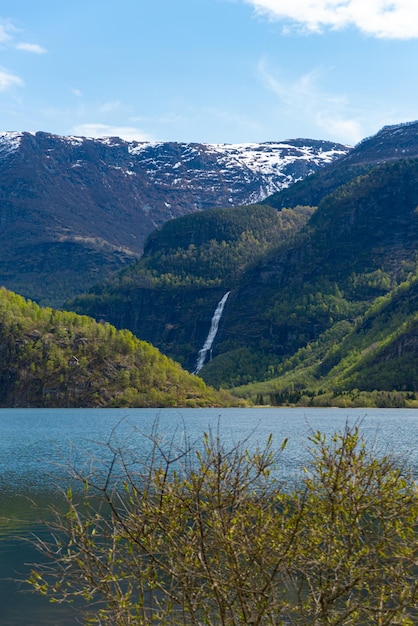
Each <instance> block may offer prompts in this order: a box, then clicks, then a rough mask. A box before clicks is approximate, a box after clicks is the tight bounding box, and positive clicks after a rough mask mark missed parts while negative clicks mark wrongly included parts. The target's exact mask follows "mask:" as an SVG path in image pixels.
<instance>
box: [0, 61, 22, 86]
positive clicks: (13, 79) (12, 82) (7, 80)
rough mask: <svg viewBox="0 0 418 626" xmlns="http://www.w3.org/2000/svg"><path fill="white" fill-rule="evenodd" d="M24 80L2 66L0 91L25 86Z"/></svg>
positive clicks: (0, 69) (0, 68) (0, 70)
mask: <svg viewBox="0 0 418 626" xmlns="http://www.w3.org/2000/svg"><path fill="white" fill-rule="evenodd" d="M23 84H24V83H23V80H22V79H21V78H19V76H16V74H12V73H11V72H9V70H6V69H4V68H2V67H0V91H7V90H8V89H11V88H12V87H23Z"/></svg>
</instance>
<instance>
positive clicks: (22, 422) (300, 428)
mask: <svg viewBox="0 0 418 626" xmlns="http://www.w3.org/2000/svg"><path fill="white" fill-rule="evenodd" d="M156 421H158V432H159V433H160V434H164V435H167V437H171V436H172V435H173V433H174V432H175V431H177V433H178V435H177V436H178V437H181V436H182V435H183V433H187V436H188V437H189V438H190V440H191V441H194V440H199V439H200V438H201V435H202V433H203V432H205V431H207V430H208V429H209V428H211V429H212V430H214V431H216V430H217V429H219V432H220V434H221V436H222V438H223V439H225V441H226V442H227V443H234V442H235V443H237V442H239V441H242V440H244V439H247V438H248V447H251V445H254V446H255V445H257V443H258V444H260V445H263V444H264V443H265V442H266V440H267V438H268V436H269V434H270V433H272V434H273V442H274V443H275V444H276V446H277V447H279V446H280V444H281V442H282V441H283V439H285V438H288V444H287V446H286V448H285V450H284V452H283V455H282V457H281V461H280V466H279V469H278V471H279V472H280V474H281V478H283V479H284V480H292V479H294V478H295V477H297V476H298V472H299V470H300V468H301V466H303V464H304V463H306V461H307V459H308V452H307V445H308V441H307V437H308V436H309V433H310V432H312V431H318V430H321V431H322V432H325V433H333V432H335V431H337V430H338V431H341V430H343V429H344V427H345V424H346V422H347V421H348V423H350V424H354V423H359V422H360V423H361V432H362V433H363V435H364V436H365V437H366V439H367V440H368V441H370V444H371V445H376V446H377V449H378V450H385V449H387V448H389V449H390V450H393V451H394V452H395V453H396V455H398V456H399V457H400V458H402V459H403V458H406V459H407V462H408V464H409V466H410V467H411V468H412V469H413V472H414V474H415V476H416V477H417V478H418V410H415V409H363V408H362V409H322V408H321V409H301V408H297V409H296V408H295V409H293V408H262V409H252V408H251V409H0V606H1V618H0V623H1V624H2V626H58V625H59V626H70V625H71V626H73V625H75V624H77V623H79V621H78V619H77V615H76V612H75V611H74V610H73V609H71V608H68V607H66V606H60V605H56V604H50V603H48V602H47V601H46V600H45V599H44V598H41V597H38V596H37V595H34V594H32V593H30V592H28V587H27V586H25V584H23V583H17V582H15V581H16V579H19V580H21V579H24V578H25V576H27V575H28V572H29V569H30V568H29V564H30V563H34V562H36V561H37V560H39V557H38V555H37V554H36V552H34V550H33V548H31V546H30V544H29V543H27V542H25V541H24V539H25V538H26V537H29V536H30V535H31V533H33V532H35V533H40V532H42V526H40V525H39V519H40V518H41V517H42V516H47V511H48V507H49V506H50V505H51V504H52V503H54V502H56V501H57V497H58V494H59V489H60V488H61V487H64V486H65V485H66V484H68V482H69V480H70V479H69V474H68V471H69V467H70V466H76V467H78V468H83V467H87V466H88V464H89V463H90V461H91V459H92V458H95V459H97V460H98V462H99V461H100V459H103V457H104V456H105V455H106V446H105V445H104V444H106V442H107V441H109V440H111V441H112V442H117V444H118V445H120V446H121V447H126V448H129V449H130V450H132V451H136V450H138V452H139V453H140V452H141V451H144V450H145V449H146V446H148V445H149V440H148V439H147V437H146V435H148V434H150V432H151V430H152V428H153V426H154V425H155V423H156ZM32 501H33V503H32Z"/></svg>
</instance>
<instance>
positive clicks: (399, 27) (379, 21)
mask: <svg viewBox="0 0 418 626" xmlns="http://www.w3.org/2000/svg"><path fill="white" fill-rule="evenodd" d="M244 2H246V3H247V4H251V5H252V6H253V7H254V8H255V9H256V11H257V12H258V13H260V14H266V15H268V16H269V17H270V18H271V19H273V20H283V21H287V22H290V23H292V22H293V23H294V24H298V25H299V26H300V27H302V28H303V29H305V30H307V31H310V32H321V31H322V30H323V29H324V28H331V29H342V28H347V27H349V26H355V27H356V28H358V29H359V30H360V31H362V32H363V33H366V34H368V35H372V36H374V37H380V38H388V39H411V38H415V37H418V1H417V0H244Z"/></svg>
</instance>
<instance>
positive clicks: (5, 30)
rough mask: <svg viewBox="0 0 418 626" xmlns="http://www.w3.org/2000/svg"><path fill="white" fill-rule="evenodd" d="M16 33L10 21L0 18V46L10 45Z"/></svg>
mask: <svg viewBox="0 0 418 626" xmlns="http://www.w3.org/2000/svg"><path fill="white" fill-rule="evenodd" d="M17 32H18V30H17V28H15V27H14V26H13V24H12V23H11V21H10V20H6V19H3V18H0V45H5V44H8V43H10V42H11V41H12V40H13V37H14V35H15V33H17Z"/></svg>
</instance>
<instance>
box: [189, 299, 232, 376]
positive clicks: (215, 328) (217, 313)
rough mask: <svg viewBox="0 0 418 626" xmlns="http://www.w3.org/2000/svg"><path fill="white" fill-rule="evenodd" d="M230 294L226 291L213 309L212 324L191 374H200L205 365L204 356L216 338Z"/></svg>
mask: <svg viewBox="0 0 418 626" xmlns="http://www.w3.org/2000/svg"><path fill="white" fill-rule="evenodd" d="M230 293H231V292H230V291H228V292H227V293H226V294H225V295H224V297H223V298H222V300H220V301H219V302H218V306H217V307H216V309H215V313H214V314H213V317H212V322H211V324H210V330H209V334H208V336H207V338H206V341H205V343H204V344H203V348H202V349H201V350H199V355H198V357H197V363H196V369H195V371H194V372H193V374H198V373H199V372H200V370H201V369H202V367H203V365H204V363H205V359H206V355H207V353H208V352H209V350H211V348H212V344H213V341H214V339H215V337H216V333H217V332H218V326H219V322H220V320H221V317H222V313H223V311H224V306H225V303H226V301H227V300H228V296H229V294H230Z"/></svg>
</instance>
